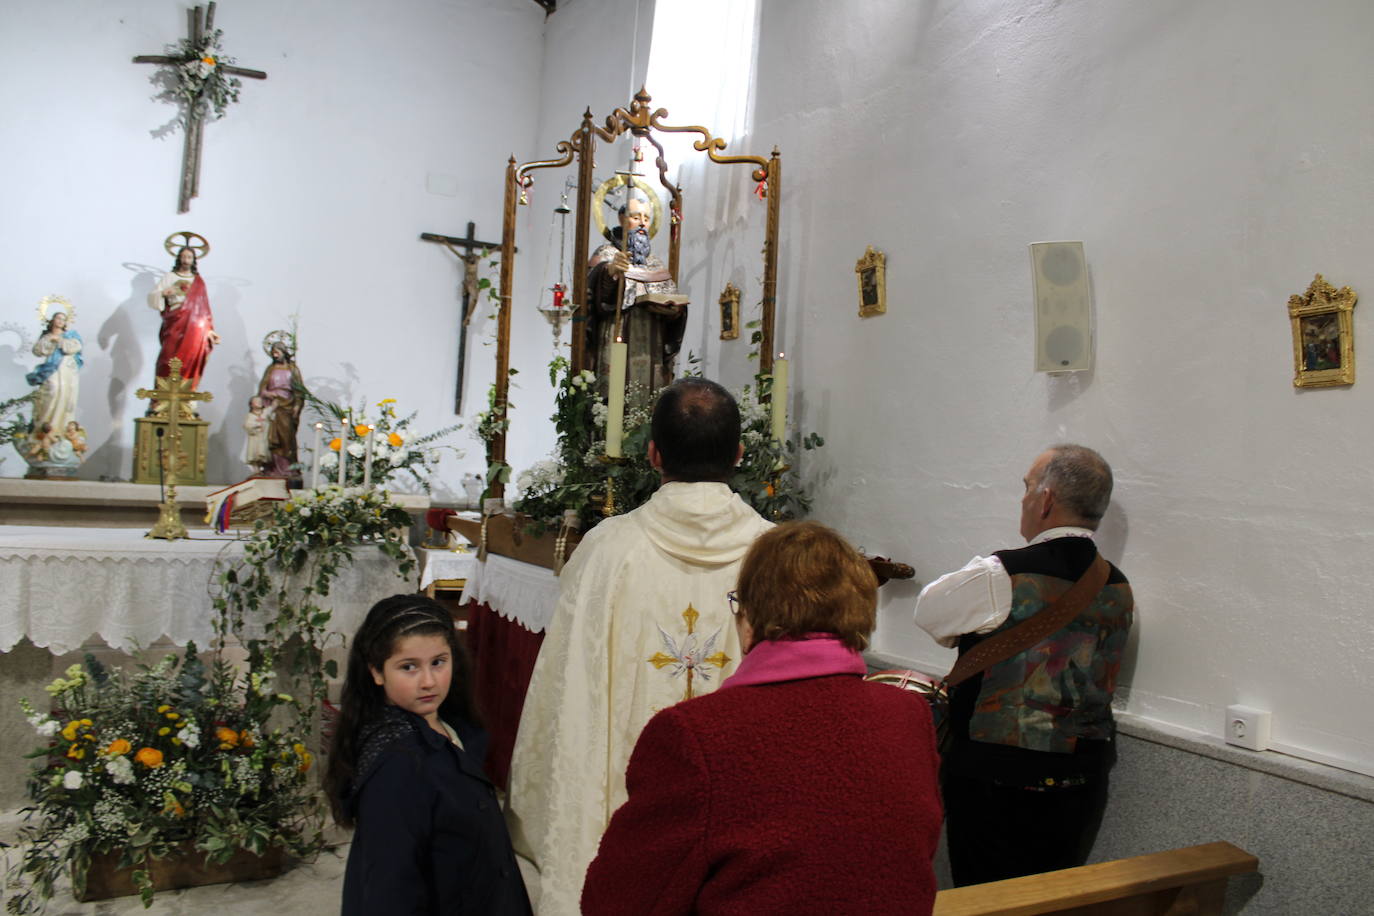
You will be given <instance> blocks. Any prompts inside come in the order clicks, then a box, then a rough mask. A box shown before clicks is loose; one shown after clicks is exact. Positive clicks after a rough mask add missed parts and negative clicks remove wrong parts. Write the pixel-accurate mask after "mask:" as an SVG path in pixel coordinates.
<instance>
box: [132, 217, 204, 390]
mask: <svg viewBox="0 0 1374 916" xmlns="http://www.w3.org/2000/svg"><path fill="white" fill-rule="evenodd" d="M178 236H182V237H184V244H181V245H180V246H177V245H176V244H174V240H175V239H176V238H177V237H178ZM197 239H199V244H196V243H195V240H197ZM166 247H167V251H168V252H169V253H171V252H173V251H175V254H176V261H175V263H173V264H172V269H171V270H169V271H168V272H167V273H165V274H163V276H162V279H160V280H158V281H157V285H156V286H154V287H153V289H152V292H150V293H148V304H149V305H150V306H152V307H153V308H154V309H156V310H157V311H158V313H159V314H161V315H162V327H161V329H160V330H159V331H158V340H159V341H160V342H161V349H160V350H159V351H158V355H157V377H158V378H166V377H167V376H168V375H170V374H171V368H170V364H171V361H172V359H173V358H177V359H180V360H181V377H182V378H184V379H189V380H190V382H191V388H192V389H195V388H196V387H197V386H198V385H199V383H200V377H201V376H202V375H203V374H204V373H205V363H206V360H207V359H208V357H209V356H210V350H211V349H212V348H213V347H214V346H215V345H216V344H218V343H219V340H220V337H219V335H218V334H216V333H215V319H214V316H213V315H212V314H211V312H210V297H209V295H208V294H207V293H206V291H205V280H203V279H202V278H201V276H200V264H199V261H200V258H201V257H203V256H205V255H206V254H208V253H209V251H210V244H209V242H206V241H205V239H204V237H202V236H199V235H196V234H195V233H194V232H179V233H174V234H172V235H170V236H168V237H167V241H166Z"/></svg>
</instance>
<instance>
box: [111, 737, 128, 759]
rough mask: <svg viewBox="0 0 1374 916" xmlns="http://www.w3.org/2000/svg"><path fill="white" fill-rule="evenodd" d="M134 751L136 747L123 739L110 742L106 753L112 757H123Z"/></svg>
mask: <svg viewBox="0 0 1374 916" xmlns="http://www.w3.org/2000/svg"><path fill="white" fill-rule="evenodd" d="M133 749H134V746H133V745H132V744H130V743H129V742H128V741H125V740H124V739H123V738H116V739H114V740H113V741H111V742H110V746H109V747H107V748H105V753H106V754H109V755H110V756H111V757H123V756H124V755H125V754H127V753H129V751H131V750H133Z"/></svg>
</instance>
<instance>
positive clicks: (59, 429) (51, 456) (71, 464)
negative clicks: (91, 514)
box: [15, 296, 86, 477]
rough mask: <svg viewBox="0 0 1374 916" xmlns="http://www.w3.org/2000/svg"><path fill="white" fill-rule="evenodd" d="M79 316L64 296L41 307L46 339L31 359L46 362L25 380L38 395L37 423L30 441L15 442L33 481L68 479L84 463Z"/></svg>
mask: <svg viewBox="0 0 1374 916" xmlns="http://www.w3.org/2000/svg"><path fill="white" fill-rule="evenodd" d="M75 314H76V313H75V310H74V309H73V308H72V307H71V303H70V302H68V301H67V300H66V299H63V298H62V297H61V296H47V297H45V298H44V299H43V300H42V302H40V303H39V305H38V317H39V320H40V321H42V322H43V336H42V337H40V338H38V342H37V343H35V344H34V345H33V355H34V356H37V357H40V358H41V359H42V362H40V363H39V364H38V365H37V366H36V367H35V368H34V370H33V371H32V372H30V373H28V374H27V375H26V376H24V380H25V381H26V382H28V384H30V385H32V386H34V388H36V389H37V391H35V392H34V395H35V397H34V401H33V420H32V422H31V423H30V425H29V433H28V435H27V437H24V438H20V439H17V440H16V442H15V446H16V447H17V448H18V449H19V453H20V454H21V455H22V456H23V457H24V460H25V461H27V462H28V463H29V468H30V470H29V474H28V476H30V477H65V476H70V475H71V474H72V473H74V472H75V470H76V468H77V467H78V466H79V465H80V464H81V461H82V459H83V458H84V457H85V453H86V431H85V430H84V429H82V428H81V424H80V423H78V422H77V419H76V400H77V392H78V390H79V387H80V379H81V367H82V365H83V359H82V355H81V349H82V346H83V344H82V341H81V335H80V334H78V333H77V332H76V329H75V328H73V327H72V324H73V322H74V317H75Z"/></svg>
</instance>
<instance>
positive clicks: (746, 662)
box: [582, 522, 943, 916]
mask: <svg viewBox="0 0 1374 916" xmlns="http://www.w3.org/2000/svg"><path fill="white" fill-rule="evenodd" d="M733 598H734V596H733V595H732V599H733ZM732 603H733V604H734V607H735V613H736V626H737V627H738V628H739V631H740V644H741V645H742V646H744V647H745V649H744V651H745V657H744V659H743V660H742V661H741V662H740V664H739V667H738V669H737V670H736V672H735V673H734V674H733V675H731V676H730V677H729V678H728V679H726V681H725V682H724V683H723V684H721V686H720V689H718V690H717V691H716V692H714V693H711V694H708V695H707V696H703V697H698V698H696V699H692V700H687V701H685V702H682V703H679V704H677V705H675V706H672V707H669V708H668V709H665V710H663V711H662V712H660V713H658V714H657V715H656V716H654V718H653V719H651V720H650V721H649V724H648V726H646V727H645V729H644V732H643V733H642V734H641V735H640V738H639V741H638V743H637V744H636V745H635V750H634V754H633V756H632V757H631V758H630V765H629V769H628V771H627V774H626V783H627V786H628V788H629V800H628V801H626V802H625V804H624V805H623V806H621V808H620V809H619V810H618V811H616V813H615V816H614V817H612V819H611V822H610V826H608V827H607V828H606V833H605V835H604V836H603V837H602V839H601V848H600V851H599V852H598V854H597V857H596V859H595V860H594V861H593V862H592V864H591V867H590V868H589V869H588V870H587V879H586V883H585V885H584V886H583V889H582V911H583V912H584V913H592V914H612V913H625V914H635V916H643V914H669V913H700V914H725V913H740V914H749V916H757V914H759V913H784V912H786V913H866V914H871V913H893V914H898V913H900V914H903V916H908V914H913V913H916V914H919V913H929V912H930V909H931V906H932V904H933V902H934V899H935V876H934V873H933V872H932V869H931V859H932V858H933V857H934V855H935V847H936V844H937V843H938V842H939V837H940V823H941V820H942V817H943V815H942V811H941V808H940V795H939V788H938V785H937V773H938V770H939V756H938V754H937V752H936V749H935V732H934V729H933V728H932V726H931V719H930V710H929V708H928V706H927V705H926V702H925V701H924V700H923V699H921V698H920V697H919V696H916V695H915V694H912V693H909V692H907V691H904V690H897V689H894V688H892V687H890V686H888V685H885V684H875V683H870V682H867V681H865V680H863V676H864V673H865V665H864V662H863V658H862V656H861V655H860V654H859V652H860V650H861V649H862V648H863V647H864V646H865V645H867V642H868V635H869V633H871V632H872V630H873V626H874V623H875V618H876V606H877V582H876V580H875V579H874V577H873V573H872V572H871V571H870V570H869V567H868V564H867V563H866V562H865V561H864V560H863V558H862V557H860V556H859V555H858V553H857V552H856V551H855V550H854V548H852V547H851V546H849V544H848V543H846V542H845V541H844V539H843V538H841V537H840V536H839V535H838V534H836V533H835V532H833V531H831V530H830V529H829V528H826V527H824V526H822V525H818V524H815V523H813V522H789V523H787V524H783V525H779V526H778V527H776V528H774V529H772V530H771V531H769V532H767V533H766V534H764V535H763V536H761V537H760V538H759V539H758V540H757V541H755V542H754V545H753V547H751V548H750V550H749V553H748V554H747V555H746V557H745V559H744V565H743V567H742V568H741V569H740V575H739V589H738V599H737V603H736V602H732Z"/></svg>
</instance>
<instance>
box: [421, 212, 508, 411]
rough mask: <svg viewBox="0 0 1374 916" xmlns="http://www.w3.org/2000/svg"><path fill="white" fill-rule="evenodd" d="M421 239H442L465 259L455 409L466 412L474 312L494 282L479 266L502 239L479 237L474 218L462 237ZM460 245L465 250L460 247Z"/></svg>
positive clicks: (423, 237)
mask: <svg viewBox="0 0 1374 916" xmlns="http://www.w3.org/2000/svg"><path fill="white" fill-rule="evenodd" d="M420 239H421V240H422V241H425V242H438V243H439V244H441V245H443V246H444V247H445V248H447V249H448V250H449V251H451V252H453V254H454V256H455V257H456V258H458V260H460V261H462V262H463V285H462V291H463V320H462V321H461V322H460V323H459V325H458V388H457V390H456V392H455V393H454V395H453V412H454V413H462V412H463V364H464V361H465V360H466V358H467V348H468V325H469V324H471V323H472V316H473V314H475V313H476V311H477V301H478V295H477V293H478V291H479V290H480V289H484V288H486V287H488V286H490V285H491V282H490V281H486V282H485V283H484V282H483V281H481V280H479V279H478V277H477V267H478V265H479V264H481V262H482V256H483V255H484V254H485V253H486V252H488V251H491V250H492V249H496V248H500V247H501V243H500V242H479V241H477V224H476V223H474V222H472V221H471V220H469V221H468V234H467V235H465V236H463V237H462V238H455V237H454V236H451V235H439V234H437V233H434V232H421V233H420ZM460 248H461V249H463V250H462V251H459V250H458V249H460Z"/></svg>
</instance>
